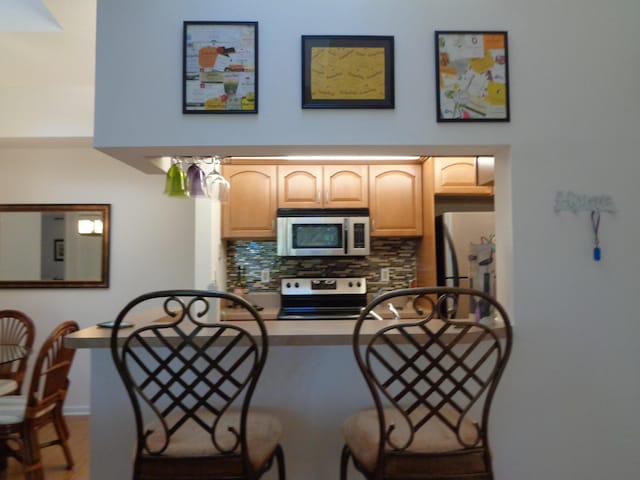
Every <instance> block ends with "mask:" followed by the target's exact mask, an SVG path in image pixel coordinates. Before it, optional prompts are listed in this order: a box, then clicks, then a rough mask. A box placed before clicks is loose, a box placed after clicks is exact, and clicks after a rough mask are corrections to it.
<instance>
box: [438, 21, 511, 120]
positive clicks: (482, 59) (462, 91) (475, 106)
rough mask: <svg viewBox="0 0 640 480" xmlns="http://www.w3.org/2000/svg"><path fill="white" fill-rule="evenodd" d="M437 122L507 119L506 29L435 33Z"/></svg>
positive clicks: (507, 62) (507, 70)
mask: <svg viewBox="0 0 640 480" xmlns="http://www.w3.org/2000/svg"><path fill="white" fill-rule="evenodd" d="M435 61H436V108H437V111H436V114H437V121H438V122H508V121H510V117H511V113H510V105H509V90H510V86H509V49H508V38H507V32H506V31H458V30H439V31H436V32H435Z"/></svg>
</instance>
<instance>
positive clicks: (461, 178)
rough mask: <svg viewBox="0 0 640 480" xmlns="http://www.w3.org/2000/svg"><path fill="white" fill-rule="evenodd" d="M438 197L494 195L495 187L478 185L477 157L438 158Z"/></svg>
mask: <svg viewBox="0 0 640 480" xmlns="http://www.w3.org/2000/svg"><path fill="white" fill-rule="evenodd" d="M434 178H435V185H434V191H435V194H436V195H493V186H491V185H489V186H483V185H479V184H478V171H477V165H476V159H475V157H436V158H435V172H434Z"/></svg>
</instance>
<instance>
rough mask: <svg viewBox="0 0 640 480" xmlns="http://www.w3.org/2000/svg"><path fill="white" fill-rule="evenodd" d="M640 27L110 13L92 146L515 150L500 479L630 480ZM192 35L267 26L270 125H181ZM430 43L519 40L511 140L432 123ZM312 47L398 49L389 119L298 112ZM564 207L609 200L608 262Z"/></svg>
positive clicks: (438, 18) (554, 14)
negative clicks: (485, 34) (438, 35)
mask: <svg viewBox="0 0 640 480" xmlns="http://www.w3.org/2000/svg"><path fill="white" fill-rule="evenodd" d="M639 18H640V2H637V0H612V1H610V2H601V1H600V0H566V1H563V2H557V1H555V0H540V1H537V2H531V1H528V0H512V1H510V2H505V1H503V0H485V1H483V2H478V1H476V0H431V1H428V2H427V1H419V0H402V1H398V0H325V1H322V2H320V1H317V2H299V1H296V0H272V1H269V2H258V1H249V0H223V1H219V2H216V4H215V8H213V7H212V4H211V2H210V1H207V0H189V1H183V2H174V1H168V0H162V1H161V0H139V1H136V2H130V1H129V0H101V1H99V3H98V40H97V63H98V65H97V85H96V134H95V137H96V144H97V145H98V146H101V147H127V146H142V147H144V146H147V145H156V146H168V147H171V146H179V145H205V146H212V147H214V146H221V145H222V146H224V145H236V146H238V145H240V146H245V147H246V148H247V149H250V147H251V146H254V145H259V146H260V145H267V146H268V145H275V146H279V145H283V146H286V145H289V146H290V145H294V146H296V145H299V146H304V145H347V146H348V145H369V144H370V145H380V146H384V145H395V146H399V147H402V146H406V145H409V146H410V145H418V146H424V148H425V152H428V148H432V147H434V146H435V147H438V146H442V145H453V146H461V145H468V144H477V145H486V144H489V145H508V146H510V148H509V149H507V150H505V151H504V152H502V153H500V154H499V155H498V163H499V164H501V166H500V169H501V171H499V172H498V178H502V179H503V183H502V185H503V187H500V186H499V192H498V200H499V202H500V203H504V204H501V205H498V206H497V211H498V214H499V220H498V221H499V222H502V224H503V226H504V230H502V231H503V232H506V233H503V235H504V238H503V239H502V240H501V241H502V242H503V243H502V245H504V248H506V249H508V255H509V257H510V260H511V262H510V264H509V265H508V266H506V268H507V270H508V272H509V274H510V275H511V276H510V278H511V285H510V288H511V297H512V303H513V304H512V305H510V311H511V313H512V315H513V318H514V320H515V322H516V343H515V349H514V354H513V358H512V362H511V365H510V367H509V369H508V371H507V374H506V377H505V379H504V383H503V385H502V386H501V389H500V391H499V394H498V398H497V404H496V407H497V408H496V410H495V414H494V416H493V422H494V423H493V428H492V431H491V435H492V437H493V439H494V451H495V455H496V470H497V478H499V479H501V480H510V479H520V480H527V479H531V480H540V479H543V478H544V479H559V480H560V479H562V480H564V479H574V478H580V479H584V480H591V479H593V480H596V479H598V480H599V479H601V478H635V477H636V476H637V472H638V471H640V456H638V454H637V442H636V440H637V438H638V436H639V435H640V420H639V417H638V415H636V409H637V405H638V404H639V403H640V375H639V367H640V353H639V352H640V349H639V348H638V345H637V342H638V338H639V337H640V322H639V321H638V319H637V310H638V306H637V305H638V302H637V298H636V297H637V295H638V286H637V272H638V270H639V268H640V257H638V256H636V255H635V254H634V252H635V247H636V245H635V244H636V243H637V240H638V238H640V231H639V229H640V209H637V208H635V207H636V206H637V205H638V203H639V202H640V198H639V195H638V193H637V191H638V188H637V183H638V179H640V162H639V161H638V152H637V141H636V140H637V135H638V125H639V124H640V122H639V120H640V95H638V90H637V87H638V80H637V79H638V78H639V76H640V42H638V37H637V25H638V19H639ZM183 20H257V21H259V22H260V33H259V42H260V47H259V48H260V65H259V68H260V99H259V110H260V113H259V114H258V115H253V116H247V115H242V116H233V115H221V116H199V115H191V116H184V115H182V114H181V104H180V102H181V86H180V85H181V62H182V54H181V45H182V40H181V31H182V30H181V28H182V21H183ZM436 29H466V30H470V29H504V30H508V31H509V53H510V78H511V106H512V120H511V122H510V123H497V124H476V125H452V124H437V123H436V122H435V120H434V117H435V106H434V103H435V97H434V95H435V88H434V81H435V79H434V70H433V69H434V58H433V31H434V30H436ZM301 34H373V35H376V34H377V35H394V36H395V40H396V64H395V65H396V70H395V71H396V108H395V110H391V111H375V110H374V111H358V110H352V111H331V110H329V111H308V110H304V111H303V110H301V109H300V69H301V67H300V35H301ZM505 152H506V153H505ZM418 153H421V152H418ZM505 186H506V188H505ZM500 188H502V190H501V191H500ZM558 190H572V191H574V192H577V193H584V194H609V195H611V196H612V197H613V199H614V201H615V203H616V205H617V207H618V213H617V214H615V215H610V214H603V216H602V222H601V225H600V240H601V242H602V245H601V246H602V252H603V258H602V261H601V262H594V261H593V260H592V258H591V249H592V246H593V245H592V242H593V235H592V232H591V227H590V223H589V219H588V216H587V215H586V214H585V213H581V214H577V215H574V214H573V213H570V212H562V213H560V214H556V213H554V211H553V206H554V196H555V193H556V191H558ZM509 233H511V235H509ZM150 279H151V278H149V280H150ZM146 280H147V279H145V281H146ZM337 461H338V459H336V462H337Z"/></svg>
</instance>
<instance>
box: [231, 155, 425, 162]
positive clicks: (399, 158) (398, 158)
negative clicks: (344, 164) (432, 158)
mask: <svg viewBox="0 0 640 480" xmlns="http://www.w3.org/2000/svg"><path fill="white" fill-rule="evenodd" d="M229 158H230V159H231V160H232V161H233V160H256V159H260V160H288V161H310V162H322V161H327V160H328V161H334V160H337V161H340V160H342V161H350V162H358V161H362V162H363V161H371V160H380V161H390V162H408V161H415V160H419V159H420V156H419V155H284V156H265V157H236V156H232V157H229Z"/></svg>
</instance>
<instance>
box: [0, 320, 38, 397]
mask: <svg viewBox="0 0 640 480" xmlns="http://www.w3.org/2000/svg"><path fill="white" fill-rule="evenodd" d="M35 336H36V329H35V326H34V324H33V320H31V318H30V317H29V316H28V315H26V314H25V313H23V312H20V311H18V310H0V344H2V345H6V346H18V347H21V348H23V349H24V352H25V354H24V355H23V356H22V357H21V358H20V359H18V360H14V361H7V362H4V361H3V362H2V363H1V364H0V394H2V395H6V394H9V393H15V394H17V395H19V394H20V393H21V391H22V383H23V382H24V379H25V375H26V372H27V360H28V354H29V352H30V351H31V349H32V348H33V342H34V340H35Z"/></svg>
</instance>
